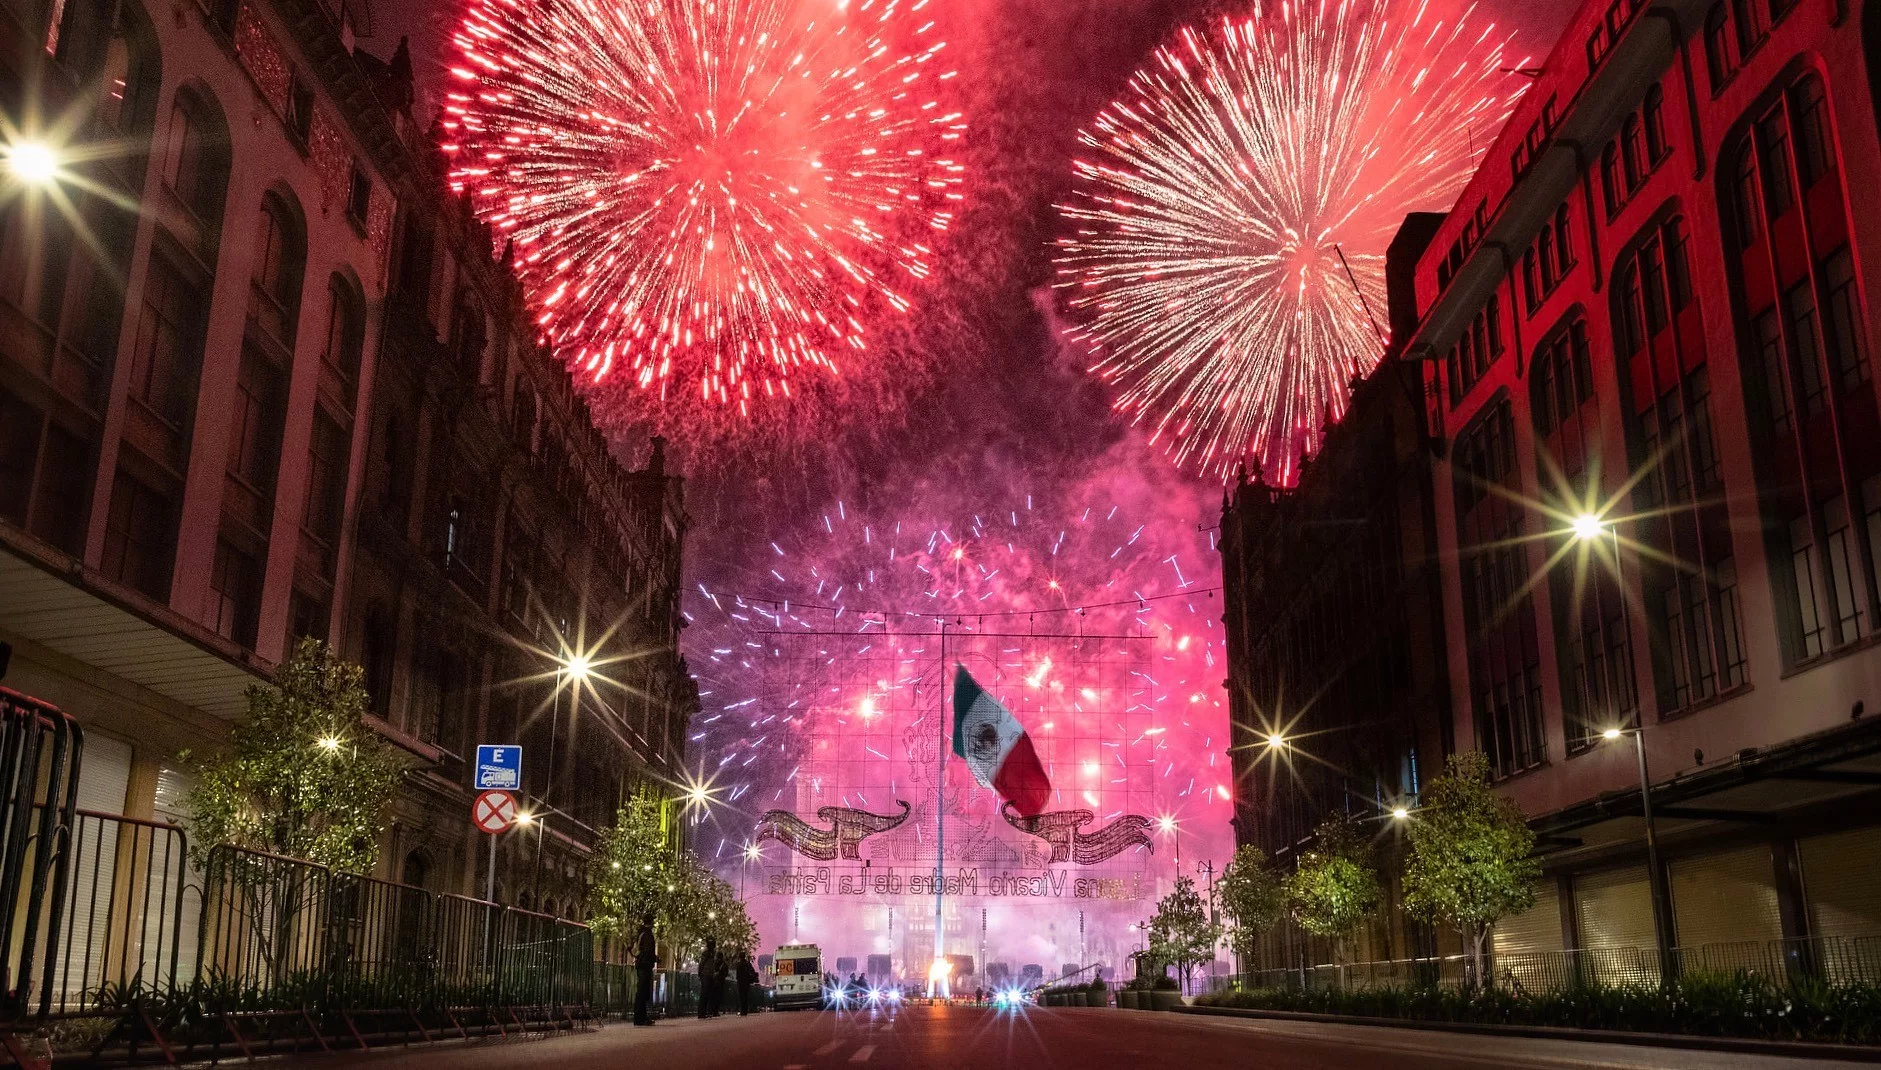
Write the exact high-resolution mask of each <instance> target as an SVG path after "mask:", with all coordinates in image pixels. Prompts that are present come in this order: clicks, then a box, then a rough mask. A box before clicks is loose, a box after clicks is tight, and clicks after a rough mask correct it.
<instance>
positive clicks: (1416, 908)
mask: <svg viewBox="0 0 1881 1070" xmlns="http://www.w3.org/2000/svg"><path fill="white" fill-rule="evenodd" d="M1410 840H1411V851H1410V856H1409V857H1408V858H1407V859H1406V860H1405V867H1404V907H1405V909H1406V910H1408V911H1409V912H1410V913H1411V914H1412V916H1414V917H1417V918H1421V919H1423V920H1425V921H1431V922H1444V923H1446V924H1448V925H1450V926H1452V927H1453V928H1455V929H1456V930H1457V932H1458V933H1459V934H1461V935H1462V937H1463V944H1464V947H1465V948H1466V949H1467V950H1468V951H1469V956H1470V976H1471V979H1472V982H1473V983H1474V984H1477V985H1482V984H1484V983H1485V982H1486V981H1487V980H1488V978H1487V977H1486V975H1485V974H1484V972H1483V945H1484V942H1485V941H1486V940H1487V938H1488V936H1489V934H1490V932H1491V931H1492V930H1493V929H1494V928H1495V925H1496V922H1498V921H1501V920H1502V919H1503V918H1506V917H1508V916H1509V915H1510V914H1517V913H1520V912H1521V911H1524V910H1527V909H1528V908H1529V907H1531V906H1534V905H1535V881H1536V880H1537V879H1538V878H1539V877H1540V876H1541V863H1540V862H1539V861H1537V860H1536V858H1535V857H1534V852H1535V834H1534V832H1532V831H1531V830H1530V829H1529V827H1528V821H1527V819H1526V818H1525V817H1524V816H1523V814H1522V809H1521V807H1519V806H1517V805H1516V804H1515V801H1514V800H1512V799H1510V798H1508V797H1507V796H1505V795H1502V794H1500V793H1498V792H1496V791H1495V790H1494V789H1492V788H1491V787H1490V786H1489V759H1488V758H1487V757H1486V756H1484V755H1483V754H1482V753H1481V752H1479V751H1468V752H1465V753H1462V754H1454V755H1451V756H1450V762H1449V766H1448V768H1446V769H1445V771H1444V774H1443V775H1442V776H1440V777H1437V778H1435V779H1434V780H1432V781H1431V782H1430V785H1429V787H1428V788H1427V789H1426V790H1425V792H1424V796H1423V805H1421V806H1420V807H1419V808H1418V810H1417V814H1416V819H1415V820H1414V821H1412V822H1411V827H1410Z"/></svg>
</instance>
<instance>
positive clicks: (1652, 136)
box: [1640, 85, 1672, 166]
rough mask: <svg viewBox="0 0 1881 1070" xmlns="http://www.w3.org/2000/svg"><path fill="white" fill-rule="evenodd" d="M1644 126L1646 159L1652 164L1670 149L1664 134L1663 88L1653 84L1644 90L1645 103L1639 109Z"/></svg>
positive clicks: (1661, 158)
mask: <svg viewBox="0 0 1881 1070" xmlns="http://www.w3.org/2000/svg"><path fill="white" fill-rule="evenodd" d="M1640 114H1641V115H1642V116H1644V120H1645V127H1646V159H1647V160H1648V161H1650V162H1651V163H1652V164H1653V165H1654V166H1657V165H1658V163H1659V161H1661V160H1663V159H1665V158H1666V154H1667V153H1669V152H1671V151H1672V145H1671V143H1670V142H1669V141H1667V140H1666V136H1665V90H1663V89H1661V88H1659V87H1658V86H1656V85H1655V86H1653V87H1652V88H1651V89H1648V90H1647V91H1646V103H1645V105H1644V106H1643V107H1642V108H1641V109H1640Z"/></svg>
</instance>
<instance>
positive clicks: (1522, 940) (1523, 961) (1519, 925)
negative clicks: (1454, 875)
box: [1491, 877, 1565, 992]
mask: <svg viewBox="0 0 1881 1070" xmlns="http://www.w3.org/2000/svg"><path fill="white" fill-rule="evenodd" d="M1491 942H1492V944H1493V945H1494V950H1495V961H1494V963H1493V964H1492V967H1491V969H1492V973H1493V975H1494V977H1495V979H1496V983H1497V984H1498V985H1501V986H1503V987H1507V988H1511V989H1514V990H1516V991H1524V992H1540V991H1545V990H1547V989H1551V988H1557V987H1559V986H1560V984H1561V982H1562V980H1563V978H1564V977H1565V970H1564V967H1565V963H1564V961H1563V957H1562V955H1561V954H1560V951H1561V892H1560V885H1559V883H1558V882H1557V881H1555V880H1554V878H1552V877H1549V878H1545V879H1543V880H1541V881H1540V882H1538V883H1537V884H1536V885H1535V905H1534V906H1532V907H1529V908H1528V909H1527V910H1524V911H1523V912H1521V913H1520V914H1513V915H1510V916H1509V917H1506V918H1503V919H1502V920H1501V921H1499V922H1497V923H1496V929H1495V932H1494V933H1493V934H1492V935H1491Z"/></svg>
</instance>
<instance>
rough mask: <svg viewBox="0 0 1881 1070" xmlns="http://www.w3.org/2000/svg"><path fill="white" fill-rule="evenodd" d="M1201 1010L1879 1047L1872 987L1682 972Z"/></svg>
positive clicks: (1364, 993) (1217, 996) (1361, 993)
mask: <svg viewBox="0 0 1881 1070" xmlns="http://www.w3.org/2000/svg"><path fill="white" fill-rule="evenodd" d="M1196 1002H1197V1003H1199V1004H1201V1005H1203V1006H1216V1007H1245V1008H1252V1009H1258V1010H1278V1011H1304V1012H1308V1013H1313V1014H1339V1015H1356V1016H1360V1017H1368V1018H1411V1019H1418V1020H1424V1021H1437V1022H1484V1023H1491V1024H1501V1025H1527V1026H1565V1027H1570V1028H1580V1029H1613V1030H1621V1031H1627V1032H1646V1033H1690V1034H1696V1035H1703V1036H1732V1037H1749V1038H1760V1039H1771V1040H1811V1041H1828V1042H1835V1043H1845V1044H1869V1043H1875V1042H1877V1041H1881V986H1877V985H1872V984H1859V985H1830V984H1827V983H1824V982H1821V981H1802V982H1798V983H1796V984H1781V983H1778V982H1776V981H1774V980H1772V979H1771V978H1768V977H1764V976H1760V975H1757V974H1752V973H1747V972H1738V973H1731V974H1719V973H1689V974H1686V975H1685V976H1684V977H1682V978H1680V980H1679V982H1678V983H1677V984H1676V985H1673V986H1670V987H1669V988H1663V989H1662V988H1660V987H1658V986H1655V985H1620V986H1615V987H1611V988H1604V987H1592V986H1588V987H1579V988H1567V989H1562V990H1560V991H1555V992H1542V993H1536V994H1533V995H1526V996H1518V995H1515V994H1513V993H1510V992H1505V991H1500V990H1492V991H1482V992H1473V993H1472V992H1460V991H1454V990H1450V989H1435V988H1378V989H1366V990H1354V991H1340V990H1337V989H1316V990H1302V989H1294V988H1256V989H1235V990H1228V991H1220V992H1211V993H1208V994H1206V995H1203V996H1202V997H1200V998H1199V999H1197V1000H1196Z"/></svg>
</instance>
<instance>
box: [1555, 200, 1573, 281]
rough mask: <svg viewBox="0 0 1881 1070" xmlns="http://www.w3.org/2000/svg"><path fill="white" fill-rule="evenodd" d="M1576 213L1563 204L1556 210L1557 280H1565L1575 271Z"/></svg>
mask: <svg viewBox="0 0 1881 1070" xmlns="http://www.w3.org/2000/svg"><path fill="white" fill-rule="evenodd" d="M1573 224H1574V213H1572V212H1570V211H1568V206H1567V205H1566V204H1565V203H1563V204H1562V205H1561V207H1559V208H1556V209H1555V210H1554V257H1555V278H1557V279H1565V278H1567V274H1568V272H1570V271H1573V270H1574V229H1573Z"/></svg>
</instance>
